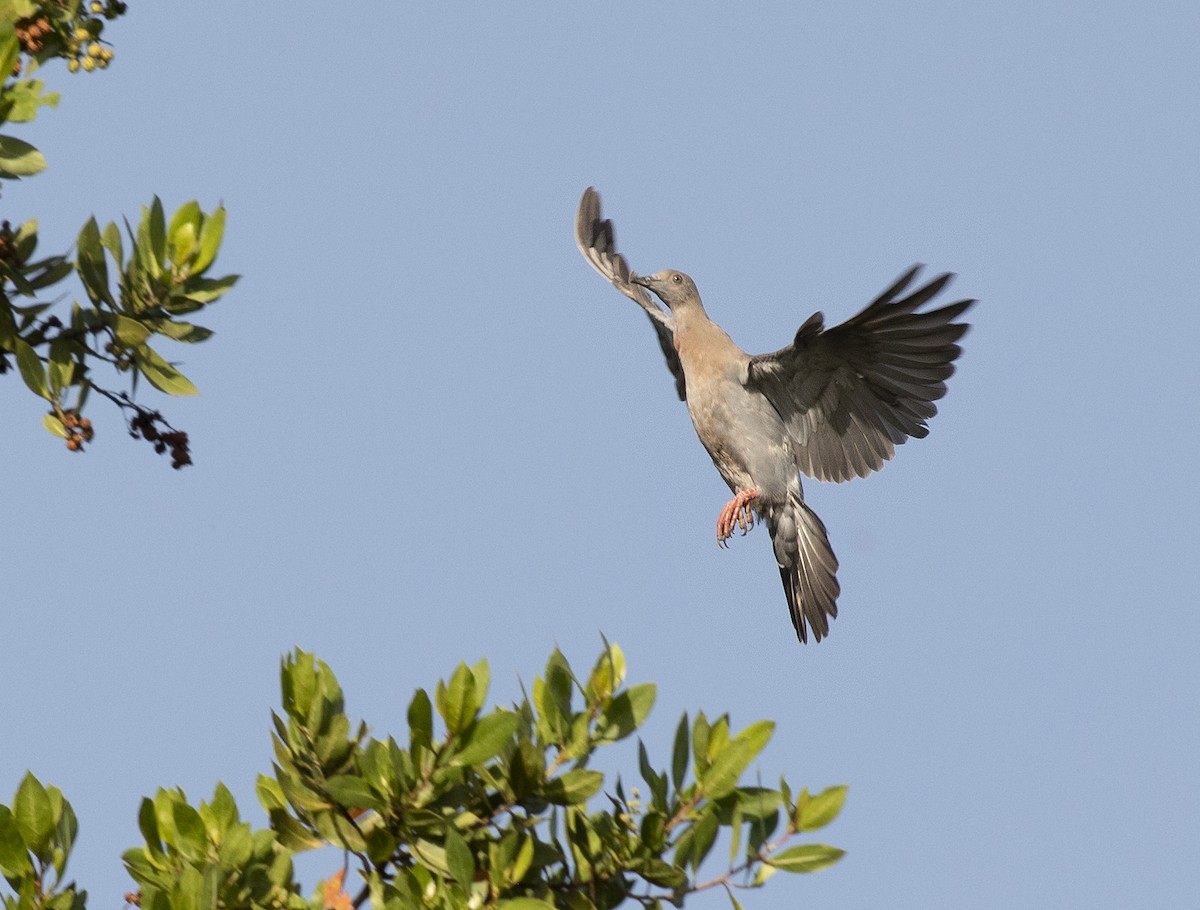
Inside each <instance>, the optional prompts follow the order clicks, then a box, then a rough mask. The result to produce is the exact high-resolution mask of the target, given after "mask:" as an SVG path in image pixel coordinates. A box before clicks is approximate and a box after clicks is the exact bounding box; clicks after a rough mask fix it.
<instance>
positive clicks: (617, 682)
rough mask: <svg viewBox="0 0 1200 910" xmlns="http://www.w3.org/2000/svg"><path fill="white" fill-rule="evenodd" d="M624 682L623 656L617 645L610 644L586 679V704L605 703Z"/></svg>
mask: <svg viewBox="0 0 1200 910" xmlns="http://www.w3.org/2000/svg"><path fill="white" fill-rule="evenodd" d="M624 681H625V654H624V652H623V651H621V648H620V646H619V645H615V644H611V645H609V646H608V648H606V649H605V651H604V653H603V654H601V655H600V657H599V659H598V660H597V661H596V665H595V666H594V667H593V668H592V673H591V675H590V676H589V677H588V681H587V687H586V691H587V696H588V704H589V705H595V704H599V703H600V702H603V701H606V700H607V699H608V698H609V697H610V696H611V695H612V694H613V693H614V692H616V691H617V689H619V688H620V687H621V683H622V682H624Z"/></svg>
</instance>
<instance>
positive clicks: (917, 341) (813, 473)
mask: <svg viewBox="0 0 1200 910" xmlns="http://www.w3.org/2000/svg"><path fill="white" fill-rule="evenodd" d="M920 269H921V267H920V266H919V265H916V266H913V267H912V268H911V269H909V270H908V271H907V272H905V273H904V274H903V275H901V276H900V278H899V279H898V280H897V281H896V283H895V284H893V285H892V286H891V287H890V288H888V289H887V290H886V291H884V292H883V293H882V294H880V295H879V296H878V297H877V298H876V299H875V300H873V301H872V302H871V304H870V305H869V306H868V307H867V308H866V309H865V310H863V311H862V312H861V313H859V314H858V315H857V316H855V317H853V318H852V319H848V320H846V321H845V322H843V323H842V324H841V325H839V326H835V327H834V328H832V329H829V330H828V331H826V330H825V328H824V317H823V316H822V314H820V313H814V314H813V315H812V316H811V317H810V318H809V319H808V321H807V322H805V323H804V325H802V326H801V327H800V330H799V331H798V332H797V333H796V339H795V341H794V342H792V344H790V345H789V346H788V347H786V348H784V349H783V350H780V351H776V352H775V353H774V354H760V355H758V356H756V357H752V358H750V364H749V366H748V368H747V378H746V385H747V386H748V387H749V388H753V389H757V390H759V391H760V392H762V394H763V395H765V396H766V397H767V398H768V399H769V400H770V402H771V404H772V405H774V407H775V410H777V411H778V412H779V414H780V416H781V417H782V418H783V420H784V422H785V423H786V424H787V428H788V432H789V434H790V435H791V436H792V438H793V440H794V443H795V446H794V448H795V451H796V458H797V464H798V467H799V468H800V470H801V471H803V472H804V473H805V474H807V475H809V476H810V477H815V478H817V479H818V480H833V481H842V480H849V479H850V478H851V477H866V476H867V475H868V474H870V473H871V472H872V471H878V470H879V469H880V468H881V467H883V463H884V462H885V461H887V460H888V459H890V458H891V457H892V456H893V455H894V454H895V452H896V446H897V445H900V444H901V443H903V442H905V441H907V439H908V438H909V437H910V436H912V437H917V438H921V437H924V436H925V435H927V434H928V433H929V429H928V427H927V426H926V421H927V420H928V419H929V418H930V417H932V416H933V415H934V414H936V413H937V408H936V407H935V406H934V404H933V402H934V401H937V400H938V399H939V398H941V397H942V396H943V395H945V394H946V379H947V377H949V376H950V375H951V374H952V373H953V372H954V359H955V358H956V357H958V355H959V354H960V353H961V350H962V349H961V348H960V347H959V346H958V345H957V344H955V342H956V341H958V339H959V338H961V337H962V336H963V334H964V333H965V332H966V331H967V329H968V328H970V326H969V325H967V324H966V323H961V322H955V321H954V320H955V319H957V318H958V317H959V316H961V315H962V314H963V313H964V312H966V310H967V308H968V307H970V306H971V304H973V303H974V302H975V301H974V300H959V301H957V302H955V303H951V304H949V305H948V306H944V307H941V308H940V309H936V310H931V311H929V312H926V313H918V312H916V310H917V308H918V307H920V306H922V305H923V304H925V303H927V302H928V301H930V300H932V299H933V298H934V297H936V296H937V294H938V293H939V292H940V291H941V290H942V289H943V288H944V287H945V286H946V285H947V284H948V283H949V281H950V279H951V278H952V277H953V276H952V275H949V274H946V275H942V276H940V277H938V278H935V279H934V280H933V281H931V282H929V283H928V284H927V285H925V286H924V287H920V288H917V289H916V290H914V291H913V292H912V293H910V294H909V295H908V296H907V297H903V298H901V299H897V298H898V297H899V296H900V295H901V294H903V293H904V292H905V290H906V289H907V288H908V286H909V285H910V284H911V283H912V281H913V279H914V278H915V277H916V275H917V272H919V271H920Z"/></svg>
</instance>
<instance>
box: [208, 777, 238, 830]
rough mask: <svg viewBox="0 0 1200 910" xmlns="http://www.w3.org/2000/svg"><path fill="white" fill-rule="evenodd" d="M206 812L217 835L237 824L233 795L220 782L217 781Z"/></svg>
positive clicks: (235, 804)
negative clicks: (210, 817)
mask: <svg viewBox="0 0 1200 910" xmlns="http://www.w3.org/2000/svg"><path fill="white" fill-rule="evenodd" d="M208 812H209V814H210V815H211V816H212V819H213V822H214V824H215V826H216V830H217V832H219V833H224V832H227V831H229V829H230V828H232V827H233V826H234V825H235V824H237V820H238V811H237V802H236V801H235V800H234V798H233V794H232V793H230V792H229V788H228V787H226V786H225V785H224V784H223V783H221V782H220V781H217V786H216V788H215V789H214V790H213V798H212V802H210V803H209V804H208Z"/></svg>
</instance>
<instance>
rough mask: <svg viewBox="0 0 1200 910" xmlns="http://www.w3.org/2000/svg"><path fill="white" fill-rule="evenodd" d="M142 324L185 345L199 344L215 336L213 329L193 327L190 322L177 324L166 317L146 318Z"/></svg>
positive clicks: (199, 326) (200, 326)
mask: <svg viewBox="0 0 1200 910" xmlns="http://www.w3.org/2000/svg"><path fill="white" fill-rule="evenodd" d="M142 322H143V323H144V324H145V325H147V326H149V327H150V329H151V331H154V332H157V333H158V334H159V335H165V336H166V337H167V338H170V339H172V340H173V341H182V342H183V343H184V344H197V343H198V342H201V341H207V340H208V339H209V338H211V337H212V334H213V333H212V330H211V329H206V328H204V326H202V325H192V324H191V323H190V322H177V321H176V320H174V319H169V318H167V317H165V316H161V317H146V318H144V319H143V320H142Z"/></svg>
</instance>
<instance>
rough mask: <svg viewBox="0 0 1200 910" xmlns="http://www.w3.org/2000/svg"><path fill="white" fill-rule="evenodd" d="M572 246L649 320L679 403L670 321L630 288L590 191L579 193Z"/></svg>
mask: <svg viewBox="0 0 1200 910" xmlns="http://www.w3.org/2000/svg"><path fill="white" fill-rule="evenodd" d="M575 243H576V244H577V245H578V246H579V252H581V253H583V258H584V259H586V260H587V261H588V262H589V263H590V264H591V266H592V268H594V269H595V270H596V271H597V272H599V273H600V274H601V275H603V276H604V277H605V278H607V279H608V280H609V281H610V282H612V285H613V287H615V288H616V289H617V290H618V291H620V292H621V293H622V294H624V295H625V296H626V297H628V298H629V299H630V300H632V301H633V302H634V303H636V304H637V305H638V306H640V307H641V308H642V309H643V310H645V311H646V315H647V316H649V317H650V324H651V325H652V326H654V333H655V334H656V335H657V336H658V345H659V347H660V348H662V352H663V356H664V357H665V358H666V359H667V367H668V368H669V369H670V371H671V375H673V376H674V377H675V391H677V392H678V393H679V400H680V401H686V400H687V386H686V385H685V384H684V380H683V365H682V364H681V363H680V362H679V354H678V353H676V351H675V338H674V335H673V334H672V331H671V325H672V323H671V317H670V315H669V314H668V313H667V312H666V311H664V310H663V308H662V307H660V306H659V305H658V304H657V303H656V302H655V300H654V298H653V297H651V296H650V292H649V291H647V290H646V289H645V288H644V287H642V286H641V285H640V284H634V283H633V278H634V273H633V272H631V271H630V270H629V263H627V262H626V261H625V257H624V256H622V255H621V254H620V253H618V252H617V242H616V234H615V233H614V231H613V225H612V222H611V221H609V220H608V219H607V218H601V217H600V194H599V193H597V192H596V190H595V188H594V187H590V186H589V187H588V188H587V189H586V190H584V191H583V197H582V198H581V199H580V200H579V211H578V212H576V214H575Z"/></svg>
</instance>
